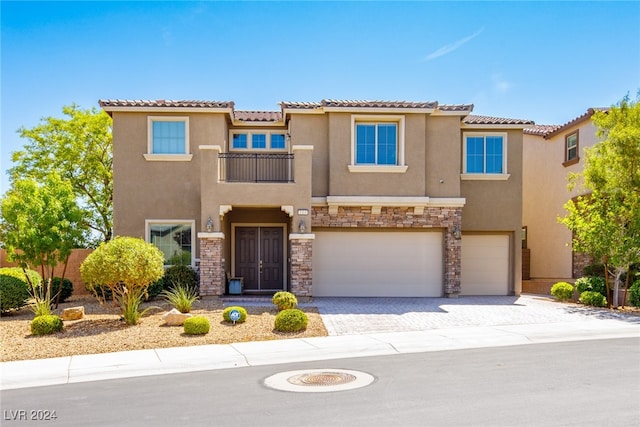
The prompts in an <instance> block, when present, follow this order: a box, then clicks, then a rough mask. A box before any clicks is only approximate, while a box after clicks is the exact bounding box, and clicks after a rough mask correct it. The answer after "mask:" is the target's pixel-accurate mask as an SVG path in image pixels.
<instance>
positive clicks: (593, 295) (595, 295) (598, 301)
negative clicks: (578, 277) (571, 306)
mask: <svg viewBox="0 0 640 427" xmlns="http://www.w3.org/2000/svg"><path fill="white" fill-rule="evenodd" d="M580 302H581V303H583V304H584V305H590V306H592V307H605V306H606V305H607V299H606V298H605V296H604V295H602V294H601V293H600V292H595V291H584V292H582V293H581V294H580Z"/></svg>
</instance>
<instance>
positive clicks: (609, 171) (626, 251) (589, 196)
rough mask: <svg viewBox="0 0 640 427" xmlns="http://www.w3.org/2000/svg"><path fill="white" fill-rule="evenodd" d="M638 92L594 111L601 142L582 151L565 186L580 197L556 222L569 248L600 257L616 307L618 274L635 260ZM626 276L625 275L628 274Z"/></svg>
mask: <svg viewBox="0 0 640 427" xmlns="http://www.w3.org/2000/svg"><path fill="white" fill-rule="evenodd" d="M638 101H640V92H639V93H638V95H637V97H636V100H635V101H631V100H630V99H629V97H628V96H627V97H625V98H624V99H623V100H622V101H621V102H620V103H619V104H618V105H617V106H614V107H612V108H610V109H608V110H607V111H598V112H596V113H595V114H594V115H593V117H592V121H593V122H594V124H595V125H596V127H597V136H598V138H599V139H600V142H599V143H597V144H596V145H594V146H593V147H591V148H590V149H587V150H586V162H585V167H584V170H583V172H582V173H579V174H573V175H571V176H570V182H569V189H570V190H573V189H574V188H576V186H578V185H580V186H582V187H584V188H583V189H584V190H585V191H584V193H585V195H584V196H580V197H577V198H576V199H574V200H571V201H569V202H567V203H566V204H565V209H566V210H567V211H568V214H567V215H566V216H565V217H564V218H561V219H560V221H561V222H562V223H563V224H565V225H566V226H567V227H568V228H569V229H570V230H571V231H572V232H573V235H574V238H573V248H574V250H576V251H580V252H584V253H587V254H590V255H592V256H594V257H595V258H598V259H601V260H602V261H603V263H604V264H605V271H607V272H608V274H607V275H606V276H607V293H610V292H609V289H610V286H609V281H608V277H609V276H612V277H613V279H614V291H613V305H614V306H615V307H617V304H618V294H619V289H620V285H621V278H622V277H623V275H624V274H625V273H626V272H627V271H629V269H630V267H631V265H633V264H636V263H638V262H640V103H639V102H638ZM627 276H628V275H627Z"/></svg>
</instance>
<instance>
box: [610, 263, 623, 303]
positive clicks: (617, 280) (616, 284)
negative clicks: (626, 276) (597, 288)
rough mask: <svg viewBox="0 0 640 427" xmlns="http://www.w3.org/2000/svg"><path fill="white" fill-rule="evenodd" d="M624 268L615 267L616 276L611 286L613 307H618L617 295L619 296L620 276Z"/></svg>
mask: <svg viewBox="0 0 640 427" xmlns="http://www.w3.org/2000/svg"><path fill="white" fill-rule="evenodd" d="M624 271H625V270H624V269H623V268H621V267H616V277H615V281H614V286H613V308H618V297H619V296H620V276H622V273H624Z"/></svg>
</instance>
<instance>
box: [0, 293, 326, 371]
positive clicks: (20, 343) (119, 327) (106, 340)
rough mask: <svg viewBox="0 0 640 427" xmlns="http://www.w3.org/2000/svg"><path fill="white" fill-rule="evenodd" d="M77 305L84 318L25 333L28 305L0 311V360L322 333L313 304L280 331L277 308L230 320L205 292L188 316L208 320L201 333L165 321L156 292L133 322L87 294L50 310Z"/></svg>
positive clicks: (255, 309)
mask: <svg viewBox="0 0 640 427" xmlns="http://www.w3.org/2000/svg"><path fill="white" fill-rule="evenodd" d="M80 305H82V306H84V308H85V316H84V318H83V319H81V320H74V321H65V322H64V329H63V330H62V332H59V333H55V334H52V335H41V336H34V335H32V334H31V329H30V323H31V320H32V319H33V313H32V312H31V311H30V310H29V308H28V307H23V308H22V309H20V310H16V311H11V312H9V313H5V314H3V315H2V317H1V318H0V343H1V344H2V345H1V346H0V361H2V362H7V361H12V360H27V359H42V358H50V357H63V356H73V355H79V354H95V353H111V352H116V351H128V350H142V349H153V348H166V347H181V346H191V345H204V344H229V343H234V342H244V341H264V340H275V339H288V338H301V337H316V336H326V335H327V330H326V329H325V326H324V323H323V322H322V319H321V317H320V315H319V314H318V311H317V309H315V308H313V307H305V308H304V312H305V313H306V314H307V316H308V318H309V323H308V325H307V327H306V329H305V330H303V331H300V332H290V333H283V332H278V331H275V330H274V322H275V317H276V315H277V314H278V309H277V308H276V307H275V306H273V305H271V304H269V303H265V307H250V306H248V307H245V308H246V310H247V320H246V321H245V322H244V323H238V324H236V325H233V324H231V323H228V322H225V321H224V320H223V318H222V311H223V308H224V307H223V306H222V302H221V301H220V300H218V299H216V298H207V297H205V298H203V299H201V300H198V301H196V302H195V303H194V304H193V307H192V310H191V313H192V314H193V315H194V316H203V317H206V318H207V319H208V320H209V323H210V324H211V329H210V330H209V332H208V333H207V334H204V335H186V334H185V333H184V329H183V327H182V326H165V325H164V320H163V318H162V315H163V314H164V313H166V312H167V311H169V310H171V308H172V307H171V305H169V304H168V303H166V302H165V301H163V300H162V299H161V298H156V299H155V300H152V301H150V302H147V303H143V305H142V307H141V308H142V309H144V308H146V307H150V306H151V307H157V308H152V309H151V310H149V311H148V312H147V313H146V314H145V315H144V316H143V317H142V318H141V319H140V323H139V324H138V325H135V326H127V324H126V323H125V322H124V321H123V320H121V316H120V310H119V308H118V307H114V306H112V305H111V304H106V305H100V304H98V303H97V301H96V299H95V298H94V297H92V296H79V297H75V296H72V297H71V298H70V299H69V301H68V302H66V303H64V304H60V306H59V307H58V309H57V310H54V313H55V314H58V315H60V314H61V313H62V310H63V309H64V308H68V307H75V306H80ZM238 305H242V303H238Z"/></svg>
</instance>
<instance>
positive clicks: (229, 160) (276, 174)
mask: <svg viewBox="0 0 640 427" xmlns="http://www.w3.org/2000/svg"><path fill="white" fill-rule="evenodd" d="M218 158H219V159H220V181H224V182H255V183H259V182H265V183H276V182H277V183H291V182H294V174H293V171H294V169H293V154H289V153H269V154H267V153H220V154H219V155H218Z"/></svg>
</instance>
